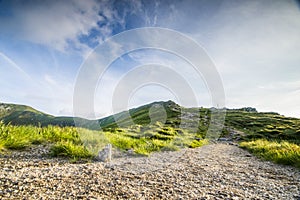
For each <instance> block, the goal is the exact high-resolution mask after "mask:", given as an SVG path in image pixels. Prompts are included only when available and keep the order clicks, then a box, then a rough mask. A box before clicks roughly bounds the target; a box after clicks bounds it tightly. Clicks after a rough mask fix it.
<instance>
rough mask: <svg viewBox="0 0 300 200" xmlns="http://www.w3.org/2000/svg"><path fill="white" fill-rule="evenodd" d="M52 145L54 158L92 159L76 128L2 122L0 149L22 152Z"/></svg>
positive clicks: (0, 127) (0, 126)
mask: <svg viewBox="0 0 300 200" xmlns="http://www.w3.org/2000/svg"><path fill="white" fill-rule="evenodd" d="M47 143H52V144H53V145H52V148H51V155H52V156H66V157H69V158H71V159H81V158H90V157H91V156H92V153H91V152H89V151H88V150H87V148H86V147H85V146H84V144H83V142H82V141H81V139H80V136H79V134H78V131H77V129H76V128H74V127H64V128H61V127H56V126H48V127H43V128H41V127H35V126H13V125H5V124H3V123H2V122H0V149H11V150H22V149H25V148H27V147H29V146H31V145H36V144H47Z"/></svg>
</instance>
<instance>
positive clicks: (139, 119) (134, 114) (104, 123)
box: [99, 101, 181, 129]
mask: <svg viewBox="0 0 300 200" xmlns="http://www.w3.org/2000/svg"><path fill="white" fill-rule="evenodd" d="M157 106H161V108H164V110H165V113H162V114H165V115H166V116H165V118H166V124H169V125H178V124H179V123H180V114H181V113H180V109H181V107H180V106H179V105H178V104H176V103H174V102H173V101H166V102H165V101H159V102H153V103H149V104H146V105H143V106H140V107H137V108H133V109H130V110H129V114H130V117H131V118H127V115H126V112H124V111H123V112H120V113H117V114H115V115H111V116H108V117H105V118H102V119H99V124H100V126H101V128H104V129H105V128H115V127H118V125H123V126H125V127H126V125H128V126H130V125H131V124H130V120H132V121H133V123H134V124H139V125H147V124H149V123H150V122H151V118H150V116H149V111H150V109H152V110H151V114H152V115H153V116H154V118H155V117H156V114H158V115H159V114H161V113H155V112H161V109H159V108H158V109H155V107H157ZM153 108H154V109H153ZM115 119H117V121H118V123H116V120H115ZM158 120H159V119H158Z"/></svg>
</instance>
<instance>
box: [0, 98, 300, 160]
mask: <svg viewBox="0 0 300 200" xmlns="http://www.w3.org/2000/svg"><path fill="white" fill-rule="evenodd" d="M154 104H160V105H161V106H163V107H164V109H165V111H166V115H167V121H166V123H165V124H164V125H162V124H160V123H155V124H149V123H150V117H149V110H150V109H151V107H152V106H153V105H154ZM2 107H3V106H2ZM9 107H11V110H9V112H7V111H6V112H3V108H2V111H1V109H0V111H1V112H0V118H2V120H3V119H5V120H6V121H5V120H4V122H6V123H7V122H10V123H11V124H15V123H16V124H25V125H28V124H31V125H35V126H39V125H41V126H47V125H49V124H52V125H59V126H74V121H73V119H72V118H68V117H58V118H57V117H53V116H50V115H46V114H44V113H41V112H39V111H36V110H34V109H32V108H30V107H27V106H18V105H13V104H10V105H9ZM181 112H185V113H188V115H189V120H190V121H191V122H193V121H196V120H197V121H199V124H198V125H197V126H198V127H196V133H195V131H194V130H190V129H189V128H185V129H184V130H183V129H180V128H179V124H180V122H181V120H180V119H181ZM129 113H130V116H131V118H132V119H133V121H134V123H135V125H130V124H129V123H128V119H126V118H124V112H121V113H119V114H117V115H115V117H117V118H118V119H121V122H123V123H122V124H123V125H124V124H125V126H123V127H122V128H119V127H118V124H116V123H115V120H114V116H109V117H106V118H103V119H100V120H99V121H98V122H99V124H100V125H101V127H102V128H103V130H102V131H98V132H97V131H90V132H89V131H88V130H86V129H82V130H85V131H84V132H89V133H88V134H80V135H79V136H78V137H79V138H80V139H82V141H84V142H85V145H86V146H90V147H91V148H90V149H89V150H90V153H91V154H95V153H97V151H98V149H99V148H100V147H102V146H101V145H100V146H99V144H96V143H97V140H99V137H100V136H99V135H101V137H100V140H102V139H103V138H104V139H103V141H102V142H103V143H104V141H105V142H106V143H107V142H110V143H112V144H114V146H115V147H118V148H121V149H134V150H135V151H136V152H137V153H140V154H149V153H151V152H153V151H157V150H164V149H165V150H168V149H169V150H176V149H178V147H179V146H185V147H197V146H201V145H203V143H205V142H206V141H205V140H203V141H202V140H199V138H204V137H205V134H206V131H207V128H208V124H209V122H210V113H211V112H210V110H209V109H206V108H183V107H180V106H179V105H177V104H175V103H174V102H172V101H168V102H154V103H151V104H147V105H144V106H141V107H138V108H134V109H131V110H129ZM197 114H198V115H200V118H198V116H197ZM14 120H16V121H14ZM98 122H97V123H98ZM126 124H127V125H126ZM299 125H300V120H299V119H296V118H288V117H284V116H281V115H279V114H277V113H258V112H256V110H255V109H250V108H247V109H236V110H227V114H226V120H225V128H224V130H223V135H226V134H229V133H230V130H239V131H242V132H244V133H245V136H243V138H242V139H243V141H244V142H243V143H242V144H241V146H242V147H244V148H247V149H248V150H249V151H251V152H253V153H255V154H257V155H259V156H260V157H264V158H266V159H271V160H273V161H275V162H281V163H284V164H286V163H289V162H287V161H283V160H284V159H279V158H280V157H284V156H282V154H281V153H278V152H279V149H280V151H281V152H287V151H290V149H289V147H288V146H289V145H286V144H287V143H288V144H290V145H292V146H293V145H296V146H299V145H300V126H299ZM81 126H82V127H88V128H90V129H97V128H98V124H96V125H95V122H91V121H88V120H84V119H82V120H81ZM29 127H31V126H29ZM35 128H36V129H38V127H35ZM48 128H49V127H48ZM48 128H47V127H45V130H48ZM11 129H12V130H17V128H11ZM26 129H27V128H26V127H25V126H22V127H21V128H20V129H19V131H20V132H22V131H24V130H26ZM30 129H34V127H31V128H30ZM31 131H32V130H31ZM73 131H75V130H73ZM13 132H14V134H16V132H17V131H13ZM25 132H26V131H25ZM33 132H36V131H33ZM46 132H47V131H46ZM58 132H59V131H58ZM2 138H3V137H2ZM32 138H35V137H32ZM45 138H46V139H43V141H48V138H47V137H46V136H45ZM97 138H98V139H97ZM101 138H102V139H101ZM259 139H262V140H259ZM5 140H6V139H5ZM5 140H4V141H5ZM14 141H15V142H16V144H17V140H14ZM20 141H22V140H20ZM82 141H81V143H77V144H73V142H72V141H71V142H70V141H69V140H62V141H60V142H59V143H57V141H51V140H50V142H55V144H56V145H55V146H56V147H57V148H58V149H59V148H61V147H62V146H63V148H61V149H60V150H58V151H57V152H60V151H62V152H63V150H64V149H72V145H75V146H78V145H79V146H80V145H82V144H83V143H84V142H82ZM261 141H263V142H261ZM48 142H49V141H48ZM2 143H3V142H2ZM30 143H35V142H34V141H33V142H32V141H31V140H30V141H29V142H28V141H27V143H26V142H25V143H24V144H27V145H28V144H30ZM256 143H257V145H256ZM10 144H11V145H13V142H11V143H10ZM254 144H255V145H254ZM274 144H279V145H277V147H276V150H274V148H266V146H268V145H269V146H274ZM281 144H284V145H281ZM2 146H5V147H8V148H11V147H10V146H9V143H6V144H4V145H3V144H2ZM21 146H22V145H21ZM25 146H26V145H25ZM66 146H68V147H66ZM279 147H280V148H279ZM79 148H82V146H81V147H79ZM95 149H96V150H95ZM261 149H263V150H261ZM293 149H297V148H294V146H293ZM261 151H263V152H265V153H261ZM70 152H72V151H70ZM257 152H260V153H257ZM274 152H275V153H274ZM276 152H277V153H276ZM56 154H57V155H61V154H60V153H56ZM62 154H65V155H67V156H69V157H72V155H73V154H74V155H76V153H66V152H65V153H62ZM269 155H273V156H269ZM274 155H278V157H277V158H276V156H274ZM284 155H286V157H288V154H287V153H285V154H284ZM295 155H296V158H298V157H299V152H298V150H296V154H293V156H295ZM297 156H298V157H297ZM75 157H76V156H75ZM77 157H78V155H77ZM79 157H80V156H79ZM288 159H289V158H288ZM293 160H297V159H294V157H293ZM290 164H291V163H290Z"/></svg>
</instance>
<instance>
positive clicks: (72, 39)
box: [0, 0, 300, 117]
mask: <svg viewBox="0 0 300 200" xmlns="http://www.w3.org/2000/svg"><path fill="white" fill-rule="evenodd" d="M142 27H162V28H168V29H172V30H175V31H178V32H180V33H183V34H185V35H187V36H188V37H190V38H192V39H193V40H195V41H196V42H197V43H199V44H200V45H201V46H202V47H203V48H204V49H205V50H206V52H207V54H208V55H209V57H210V58H211V59H212V61H213V62H214V63H215V66H216V68H217V70H218V72H219V74H220V76H221V79H222V81H223V87H224V91H225V95H226V107H230V108H233V107H235V108H236V107H244V106H252V107H256V108H257V109H258V110H259V111H276V112H279V113H281V114H284V115H287V116H295V117H300V104H299V102H300V66H299V63H300V51H299V49H300V10H299V5H298V4H297V2H296V1H289V0H286V1H279V0H278V1H276V0H275V1H273V0H265V1H255V0H254V1H244V0H241V1H230V0H227V1H221V0H220V1H218V0H215V1H210V0H202V1H196V0H195V1H186V0H184V1H141V0H130V1H96V0H86V1H79V0H70V1H67V0H62V1H50V0H49V1H47V0H46V1H35V0H29V1H14V0H12V1H10V0H2V1H0V75H1V79H0V87H1V90H0V102H12V103H18V104H26V105H30V106H33V107H34V108H36V109H39V110H42V111H44V112H47V113H50V114H53V115H72V114H73V91H74V85H75V83H76V77H77V75H78V73H79V70H80V68H81V66H82V64H83V62H84V61H85V60H86V59H88V56H89V55H90V54H91V52H93V49H94V48H97V45H101V44H102V43H103V42H104V41H106V40H107V39H108V38H110V37H111V36H113V35H116V34H118V33H121V32H122V31H126V30H130V29H134V28H142ZM192 51H193V49H191V53H192ZM145 63H159V64H161V65H165V66H169V67H173V69H174V70H176V71H177V72H178V73H180V74H182V76H183V77H184V79H186V80H188V81H189V83H190V85H191V86H192V88H193V89H194V91H195V95H196V96H197V99H198V105H200V106H201V105H202V106H205V107H210V106H211V105H212V103H211V99H210V92H209V91H208V89H207V87H206V86H205V80H204V79H202V80H200V81H198V82H197V80H196V79H197V77H194V76H193V72H192V71H189V68H190V66H189V64H188V63H186V62H185V61H183V60H182V59H180V58H178V57H176V56H174V55H171V54H169V53H166V52H161V51H157V50H149V49H142V50H140V51H135V52H131V53H129V54H128V55H124V56H122V57H120V58H119V59H117V60H115V62H114V63H112V64H111V66H110V68H109V70H108V71H107V72H106V74H105V76H103V79H102V80H99V85H98V87H97V90H96V91H95V95H94V96H95V102H96V103H95V113H96V116H97V117H102V116H105V115H108V114H111V113H112V112H113V111H112V109H111V102H112V98H113V91H114V88H115V86H116V85H117V84H118V82H119V81H120V78H121V77H122V76H124V74H126V73H128V72H129V71H130V70H132V69H133V68H135V67H137V66H139V65H142V64H145ZM166 78H168V77H166ZM169 78H172V77H169ZM198 78H199V77H198ZM200 79H201V78H200ZM167 99H174V100H176V95H174V94H172V92H171V91H169V90H168V89H167V88H163V87H159V86H158V85H152V86H151V85H149V86H145V87H142V88H141V89H140V90H138V91H135V92H133V94H132V97H131V99H127V100H126V101H128V104H129V106H130V107H132V106H137V105H141V104H143V103H147V102H151V101H154V100H167ZM186 106H195V105H186Z"/></svg>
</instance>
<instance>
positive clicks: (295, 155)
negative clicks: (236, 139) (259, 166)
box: [240, 139, 300, 168]
mask: <svg viewBox="0 0 300 200" xmlns="http://www.w3.org/2000/svg"><path fill="white" fill-rule="evenodd" d="M240 146H241V147H242V148H245V149H247V150H249V151H250V152H251V153H253V154H254V155H256V156H258V157H260V158H263V159H266V160H270V161H273V162H275V163H279V164H284V165H292V166H295V167H298V168H300V146H299V145H297V144H295V143H292V142H289V141H270V140H266V139H258V140H254V141H245V142H241V143H240Z"/></svg>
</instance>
